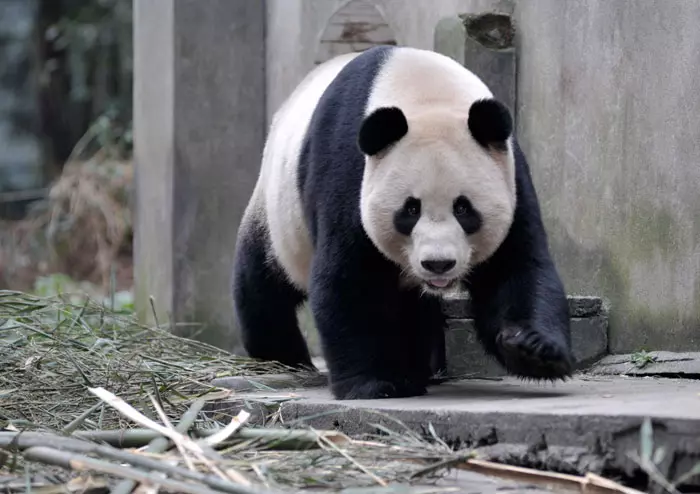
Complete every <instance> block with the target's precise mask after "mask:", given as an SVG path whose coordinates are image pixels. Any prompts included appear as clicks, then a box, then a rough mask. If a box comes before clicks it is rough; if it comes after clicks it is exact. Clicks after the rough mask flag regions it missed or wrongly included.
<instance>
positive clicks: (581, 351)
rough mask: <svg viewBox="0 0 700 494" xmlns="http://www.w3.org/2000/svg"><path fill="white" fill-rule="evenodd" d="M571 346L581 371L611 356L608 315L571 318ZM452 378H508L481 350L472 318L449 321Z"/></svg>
mask: <svg viewBox="0 0 700 494" xmlns="http://www.w3.org/2000/svg"><path fill="white" fill-rule="evenodd" d="M571 346H572V350H573V354H574V365H575V367H576V368H577V369H581V368H584V367H587V366H589V365H591V364H592V363H594V362H595V361H597V360H598V359H600V358H601V357H603V356H604V355H606V354H607V353H608V321H607V318H606V317H604V316H595V317H586V318H580V317H575V318H572V319H571ZM445 350H446V359H447V374H448V375H449V376H465V375H468V376H479V377H497V376H504V375H506V372H505V371H504V370H503V369H502V368H501V366H500V365H499V364H498V363H497V362H496V361H495V359H493V358H492V357H490V356H488V355H487V354H486V353H485V352H484V350H483V349H482V347H481V344H480V343H479V340H478V338H477V336H476V330H475V329H474V322H473V321H472V320H471V319H448V321H447V327H446V328H445Z"/></svg>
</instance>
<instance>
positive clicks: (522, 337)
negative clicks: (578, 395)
mask: <svg viewBox="0 0 700 494" xmlns="http://www.w3.org/2000/svg"><path fill="white" fill-rule="evenodd" d="M496 344H497V345H498V351H499V354H500V355H501V357H502V359H503V362H504V365H505V367H506V368H508V369H513V370H514V371H515V372H516V373H517V374H519V375H521V376H523V377H529V378H534V379H548V378H558V377H563V376H568V375H569V374H570V373H571V366H572V363H571V359H570V355H569V352H568V351H567V345H566V342H565V341H563V340H561V341H557V339H555V338H553V337H552V336H550V335H547V333H545V332H542V331H536V330H532V329H529V328H527V327H526V326H525V325H517V324H507V325H505V326H504V327H503V329H501V331H500V332H499V333H498V334H497V335H496Z"/></svg>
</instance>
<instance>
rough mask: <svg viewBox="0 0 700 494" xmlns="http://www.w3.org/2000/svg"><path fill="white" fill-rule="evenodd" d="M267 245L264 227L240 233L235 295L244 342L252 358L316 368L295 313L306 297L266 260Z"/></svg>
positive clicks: (234, 287) (234, 279)
mask: <svg viewBox="0 0 700 494" xmlns="http://www.w3.org/2000/svg"><path fill="white" fill-rule="evenodd" d="M267 248H268V241H267V235H266V233H265V230H264V229H262V228H259V227H257V228H249V229H247V230H246V231H242V232H241V233H240V234H239V237H238V243H237V246H236V256H235V266H234V278H233V297H234V306H235V311H236V317H237V319H238V325H239V328H240V331H241V336H242V339H243V345H244V347H245V349H246V351H247V352H248V355H249V356H251V357H253V358H258V359H262V360H274V361H277V362H280V363H282V364H284V365H288V366H290V367H295V368H308V369H314V366H313V365H312V363H311V358H310V356H309V351H308V348H307V346H306V341H305V340H304V337H303V335H302V333H301V331H300V330H299V325H298V322H297V316H296V310H297V308H298V307H299V306H300V305H301V304H302V303H303V302H304V296H303V294H302V293H301V292H300V291H299V290H297V289H296V288H295V287H294V286H292V285H291V284H290V283H289V282H288V281H287V279H286V278H285V277H284V275H283V274H282V271H281V270H280V269H279V268H276V267H275V266H274V265H273V264H272V263H271V262H270V261H269V260H268V259H266V252H267Z"/></svg>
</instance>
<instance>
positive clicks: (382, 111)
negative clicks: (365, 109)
mask: <svg viewBox="0 0 700 494" xmlns="http://www.w3.org/2000/svg"><path fill="white" fill-rule="evenodd" d="M407 132H408V122H407V121H406V116H405V115H404V114H403V112H402V111H401V110H400V109H399V108H396V107H394V106H391V107H385V108H378V109H377V110H374V111H373V112H372V113H371V114H370V115H369V116H367V117H366V118H365V119H364V120H363V122H362V125H361V126H360V132H359V134H358V136H357V144H358V146H359V147H360V150H361V151H362V152H363V153H364V154H366V155H368V156H374V155H375V154H377V153H379V152H381V151H383V150H384V149H386V148H387V147H389V146H390V145H391V144H394V143H395V142H397V141H398V140H399V139H401V138H402V137H403V136H405V135H406V133H407Z"/></svg>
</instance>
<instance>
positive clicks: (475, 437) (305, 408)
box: [218, 375, 700, 478]
mask: <svg viewBox="0 0 700 494" xmlns="http://www.w3.org/2000/svg"><path fill="white" fill-rule="evenodd" d="M218 384H219V385H223V383H218ZM287 391H289V392H290V393H291V394H292V395H293V397H294V399H292V400H289V401H287V402H285V403H283V404H282V405H281V408H280V413H281V416H282V419H283V420H284V422H287V423H289V422H303V423H306V424H308V425H311V426H313V427H315V428H321V429H339V430H341V431H343V432H345V433H348V434H360V433H376V432H377V430H378V429H377V427H376V425H375V424H381V426H383V427H388V428H390V429H394V430H397V427H398V426H397V423H396V420H397V419H398V420H399V421H400V422H402V423H403V425H405V426H407V427H409V428H410V429H412V430H414V431H417V432H420V433H424V434H428V431H429V425H430V426H432V429H433V430H434V431H435V433H436V434H437V435H438V436H439V437H440V438H441V439H442V440H444V441H446V442H447V443H448V444H453V445H455V446H456V447H469V448H481V447H493V446H494V445H497V446H508V447H513V448H516V449H518V448H519V449H518V450H519V451H521V453H522V454H521V455H520V460H518V459H514V458H513V455H512V454H510V453H508V454H509V455H510V461H511V463H514V464H520V465H521V466H535V467H536V466H538V465H533V464H532V463H542V464H547V463H548V462H549V464H550V465H551V464H556V465H559V467H554V468H558V469H559V470H564V471H567V472H568V473H576V472H578V473H585V472H586V471H593V472H594V473H600V472H603V471H617V472H620V474H621V475H623V476H624V475H627V476H632V475H633V474H634V472H635V469H636V468H637V465H636V463H635V462H634V461H632V460H631V459H630V456H629V454H630V453H634V452H636V451H638V450H639V444H640V435H639V432H640V427H641V425H642V423H643V421H644V419H645V418H650V419H651V423H652V426H653V443H654V447H655V448H659V447H664V448H665V449H666V455H665V459H664V460H663V461H662V462H661V463H660V464H659V465H658V468H659V470H660V471H661V472H662V473H663V474H664V475H667V476H668V477H669V478H674V477H675V476H677V475H679V474H681V473H684V472H685V471H688V470H689V469H690V468H692V467H693V466H694V465H695V464H696V463H698V462H700V381H696V380H688V379H665V378H650V377H647V378H639V377H625V376H610V377H604V376H595V377H594V376H586V375H579V376H577V377H575V378H573V379H571V380H570V381H568V382H560V383H555V384H541V383H532V382H523V381H520V380H518V379H514V378H503V379H500V380H464V381H459V382H451V383H444V384H441V385H439V386H433V387H431V388H430V389H429V392H428V394H427V395H425V396H422V397H415V398H405V399H385V400H365V401H360V400H358V401H336V400H333V399H332V397H331V395H330V393H329V391H328V389H327V388H326V387H315V388H297V389H293V390H285V391H284V392H285V393H286V392H287ZM265 394H266V393H264V392H258V393H249V394H247V395H246V393H242V394H241V395H240V396H241V397H244V396H250V397H257V398H261V397H263V396H264V395H265ZM274 394H275V395H276V396H279V394H280V391H277V392H275V393H274ZM508 451H510V452H512V451H513V450H512V449H511V450H508ZM562 451H567V452H568V453H567V455H568V459H567V460H566V462H565V463H566V465H565V466H563V467H562V455H561V452H562ZM572 452H573V455H572ZM533 455H534V456H533ZM543 455H544V456H543ZM528 458H529V459H528ZM552 458H554V463H552V461H550V460H552ZM572 458H573V459H572ZM518 462H520V463H518ZM528 462H530V463H531V464H528ZM539 466H541V465H539Z"/></svg>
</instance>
